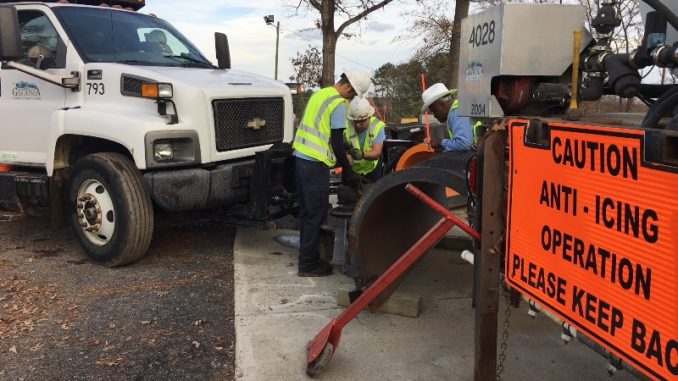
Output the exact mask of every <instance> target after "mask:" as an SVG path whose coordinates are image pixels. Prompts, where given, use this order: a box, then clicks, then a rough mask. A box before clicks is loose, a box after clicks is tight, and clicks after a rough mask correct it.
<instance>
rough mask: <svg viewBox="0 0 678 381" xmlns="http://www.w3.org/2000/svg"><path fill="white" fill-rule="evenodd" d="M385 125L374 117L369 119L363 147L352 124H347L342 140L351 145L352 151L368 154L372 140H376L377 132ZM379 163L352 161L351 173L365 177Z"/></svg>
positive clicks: (375, 161) (374, 161) (362, 160)
mask: <svg viewBox="0 0 678 381" xmlns="http://www.w3.org/2000/svg"><path fill="white" fill-rule="evenodd" d="M384 127H386V125H385V124H384V122H382V121H381V120H379V119H378V118H376V117H374V116H373V117H371V118H370V126H369V127H368V128H367V135H366V136H365V142H364V144H363V147H362V148H361V147H360V139H359V138H358V133H357V132H356V130H355V126H354V125H353V123H349V126H348V128H347V129H345V130H344V139H345V140H346V141H347V142H349V143H351V146H352V147H353V149H356V150H360V151H362V152H363V154H364V153H365V152H370V151H372V145H373V144H374V139H376V137H377V135H379V132H380V131H381V130H383V129H384ZM378 163H379V160H378V159H377V160H365V159H361V160H354V161H353V165H352V168H353V172H355V173H358V174H361V175H367V174H368V173H371V172H372V171H374V169H375V168H377V164H378Z"/></svg>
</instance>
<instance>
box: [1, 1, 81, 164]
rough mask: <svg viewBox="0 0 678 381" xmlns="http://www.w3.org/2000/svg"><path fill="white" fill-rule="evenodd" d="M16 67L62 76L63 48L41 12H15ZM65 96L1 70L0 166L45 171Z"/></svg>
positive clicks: (33, 79) (50, 86)
mask: <svg viewBox="0 0 678 381" xmlns="http://www.w3.org/2000/svg"><path fill="white" fill-rule="evenodd" d="M18 14H19V27H20V32H21V45H22V48H23V55H22V57H21V58H20V59H19V60H18V62H20V63H22V64H25V65H29V66H33V67H36V68H39V69H42V70H45V71H47V72H49V73H51V74H55V75H61V76H63V75H64V73H65V66H66V46H65V44H64V42H63V39H62V38H61V37H60V36H59V33H58V32H57V30H56V29H55V27H54V24H53V23H52V21H51V20H50V18H49V17H48V16H47V14H45V13H44V12H42V11H40V10H35V9H31V10H28V9H19V10H18ZM65 91H70V90H66V89H64V88H62V87H60V86H56V85H54V84H51V83H49V82H46V81H43V80H41V79H38V78H36V77H34V76H32V75H29V74H26V73H22V72H21V71H19V70H15V69H12V68H9V67H2V68H0V118H1V119H2V121H1V122H0V137H1V138H0V162H4V163H17V164H19V163H20V164H27V165H34V166H35V165H37V166H43V165H44V164H45V163H46V157H47V155H46V151H47V139H48V136H49V129H50V126H52V123H53V119H52V117H53V116H54V115H55V113H56V111H57V110H59V109H61V108H63V107H64V101H65Z"/></svg>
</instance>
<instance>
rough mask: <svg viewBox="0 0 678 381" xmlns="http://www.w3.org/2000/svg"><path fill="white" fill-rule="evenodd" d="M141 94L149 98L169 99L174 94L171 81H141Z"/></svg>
mask: <svg viewBox="0 0 678 381" xmlns="http://www.w3.org/2000/svg"><path fill="white" fill-rule="evenodd" d="M141 96H142V97H144V98H150V99H170V98H172V97H173V96H174V90H172V84H171V83H142V84H141Z"/></svg>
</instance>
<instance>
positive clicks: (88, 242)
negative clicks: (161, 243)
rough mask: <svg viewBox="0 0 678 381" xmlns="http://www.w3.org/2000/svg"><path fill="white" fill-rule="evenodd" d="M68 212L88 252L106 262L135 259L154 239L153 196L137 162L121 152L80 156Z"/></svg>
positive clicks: (116, 262)
mask: <svg viewBox="0 0 678 381" xmlns="http://www.w3.org/2000/svg"><path fill="white" fill-rule="evenodd" d="M68 214H69V220H70V222H71V226H72V227H73V230H74V231H75V235H76V237H77V238H78V241H79V242H80V245H81V246H82V247H83V249H84V250H85V253H86V254H87V256H89V257H90V258H91V259H92V260H93V261H95V262H98V263H101V264H103V265H105V266H109V267H115V266H122V265H126V264H129V263H133V262H136V261H137V260H139V259H140V258H141V257H143V256H144V254H146V250H147V249H148V246H149V245H150V243H151V237H152V235H153V206H152V203H151V197H150V195H149V194H148V193H147V192H146V191H145V189H144V186H143V179H142V178H141V174H140V173H139V171H138V170H137V168H136V167H135V166H134V164H133V163H132V161H130V160H129V159H128V158H126V157H125V156H123V155H121V154H119V153H112V152H104V153H95V154H91V155H87V156H84V157H82V158H81V159H80V160H78V162H77V163H76V164H75V166H74V167H73V171H72V175H71V182H70V187H69V193H68Z"/></svg>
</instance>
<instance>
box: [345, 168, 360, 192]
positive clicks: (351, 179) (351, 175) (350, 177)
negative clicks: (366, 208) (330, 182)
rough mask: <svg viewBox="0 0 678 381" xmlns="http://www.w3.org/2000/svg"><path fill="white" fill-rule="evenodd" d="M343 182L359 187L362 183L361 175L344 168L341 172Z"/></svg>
mask: <svg viewBox="0 0 678 381" xmlns="http://www.w3.org/2000/svg"><path fill="white" fill-rule="evenodd" d="M341 183H342V184H344V185H346V186H349V187H352V188H358V186H359V185H360V175H358V174H357V173H355V172H353V171H352V170H349V171H346V170H344V171H342V172H341Z"/></svg>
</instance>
